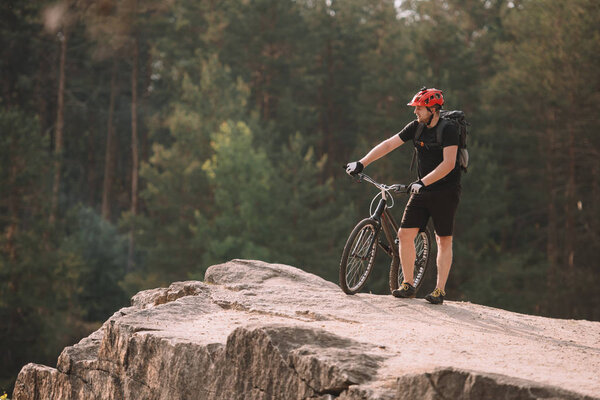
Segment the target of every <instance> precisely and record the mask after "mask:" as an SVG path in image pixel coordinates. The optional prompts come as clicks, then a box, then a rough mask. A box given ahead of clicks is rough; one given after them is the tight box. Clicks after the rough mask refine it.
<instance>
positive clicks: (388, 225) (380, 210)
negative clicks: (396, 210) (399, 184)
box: [371, 197, 400, 257]
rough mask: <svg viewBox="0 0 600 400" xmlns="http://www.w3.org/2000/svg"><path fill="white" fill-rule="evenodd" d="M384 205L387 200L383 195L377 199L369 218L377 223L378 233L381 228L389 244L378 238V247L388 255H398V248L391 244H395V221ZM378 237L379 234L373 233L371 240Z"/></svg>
mask: <svg viewBox="0 0 600 400" xmlns="http://www.w3.org/2000/svg"><path fill="white" fill-rule="evenodd" d="M386 206H387V202H386V200H385V197H383V198H382V199H380V200H379V204H377V208H376V209H375V212H374V213H373V215H371V218H372V219H374V220H375V221H377V223H378V230H377V233H379V230H380V229H381V228H383V234H384V235H385V238H386V239H387V241H388V243H389V244H390V246H391V247H390V246H388V245H386V244H385V243H384V242H383V241H381V240H379V241H378V245H379V247H381V248H382V249H383V251H385V252H386V253H387V254H388V255H389V256H390V257H394V256H396V257H399V256H400V255H399V253H398V248H397V247H396V246H393V244H397V232H398V227H397V226H396V223H395V222H394V219H393V218H392V216H391V215H390V213H389V211H388V209H387V207H386ZM378 237H379V235H375V237H374V238H373V240H377V238H378ZM372 245H373V242H371V246H372Z"/></svg>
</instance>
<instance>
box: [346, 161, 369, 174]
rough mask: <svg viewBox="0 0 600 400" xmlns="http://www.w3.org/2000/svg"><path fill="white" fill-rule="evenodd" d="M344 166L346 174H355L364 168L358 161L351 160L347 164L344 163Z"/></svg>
mask: <svg viewBox="0 0 600 400" xmlns="http://www.w3.org/2000/svg"><path fill="white" fill-rule="evenodd" d="M344 168H346V173H347V174H348V175H356V174H358V173H361V172H362V170H363V169H365V166H364V165H362V163H361V162H360V161H353V162H351V163H349V164H346V165H345V166H344Z"/></svg>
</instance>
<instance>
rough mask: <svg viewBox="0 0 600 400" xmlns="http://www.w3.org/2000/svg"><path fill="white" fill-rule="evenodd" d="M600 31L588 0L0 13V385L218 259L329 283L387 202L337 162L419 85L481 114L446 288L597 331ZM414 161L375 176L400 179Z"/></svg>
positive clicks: (39, 6) (70, 3) (127, 2)
mask: <svg viewBox="0 0 600 400" xmlns="http://www.w3.org/2000/svg"><path fill="white" fill-rule="evenodd" d="M599 26H600V2H598V1H597V0H569V1H566V0H565V1H562V0H522V1H518V0H515V1H506V0H412V1H410V0H404V1H398V0H396V1H391V0H343V1H335V0H296V1H293V0H256V1H253V0H207V1H204V0H203V1H199V0H167V1H164V0H161V1H159V0H64V1H59V2H55V1H42V0H40V1H23V0H3V1H2V3H1V5H0V394H2V393H3V392H2V391H1V390H2V389H4V390H6V391H7V392H8V393H10V391H11V390H12V386H13V384H14V380H15V378H16V375H17V373H18V371H19V370H20V368H21V367H22V366H23V365H24V364H26V363H28V362H38V363H43V364H46V365H55V363H56V358H57V357H58V355H59V352H60V351H61V350H62V348H63V347H65V346H67V345H71V344H73V343H75V342H76V341H78V340H79V339H80V338H82V337H84V336H87V335H88V334H89V333H90V332H92V331H93V330H95V329H97V328H98V327H99V326H100V325H101V323H102V322H103V321H104V320H106V319H107V318H108V317H109V316H110V315H112V313H113V312H115V311H116V310H118V309H119V308H120V307H123V306H127V305H128V303H129V298H130V296H132V295H133V294H134V293H136V292H137V291H139V290H143V289H148V288H154V287H158V286H165V285H168V284H169V283H171V282H173V281H178V280H189V279H198V280H201V279H203V274H204V272H205V270H206V268H207V267H209V266H210V265H213V264H216V263H220V262H225V261H228V260H230V259H233V258H252V259H260V260H264V261H268V262H278V263H286V264H290V265H293V266H296V267H299V268H302V269H304V270H306V271H308V272H311V273H314V274H317V275H319V276H322V277H324V278H325V279H328V280H330V281H333V282H337V279H338V278H337V276H338V265H339V259H340V256H341V252H342V249H343V246H344V243H345V241H346V238H347V236H348V234H349V232H350V231H351V229H352V227H353V226H354V225H355V224H356V223H357V222H358V221H359V220H360V219H362V218H364V217H366V216H368V215H369V210H368V209H369V203H370V201H371V198H372V197H373V196H374V195H375V194H376V190H374V188H373V187H372V186H370V185H368V184H366V183H361V184H358V183H355V182H353V181H352V179H350V178H349V177H348V176H347V175H346V174H345V172H344V170H343V169H342V168H341V166H342V165H343V164H345V163H347V162H349V161H353V160H356V159H358V158H360V157H362V156H363V155H364V154H365V153H366V152H367V151H369V150H370V149H371V148H372V146H374V145H376V144H377V143H379V142H380V141H382V140H384V139H387V138H388V137H390V136H391V135H393V134H395V133H397V132H398V131H400V130H401V129H402V128H403V127H404V126H405V125H406V124H407V123H409V122H410V121H411V120H412V119H413V114H412V111H413V110H412V107H408V106H407V105H406V103H407V102H408V101H409V100H410V99H411V98H412V96H413V95H414V94H415V93H416V92H417V91H418V89H419V88H420V87H421V86H428V87H436V88H439V89H442V90H443V91H444V96H445V98H446V105H445V108H447V109H461V110H464V111H465V113H466V115H467V119H468V120H469V121H470V122H471V124H472V127H471V131H470V138H469V151H470V155H471V166H470V169H469V172H468V173H467V174H465V175H464V176H463V195H462V200H461V204H460V207H459V211H458V216H457V222H456V231H455V240H454V243H455V244H454V249H455V251H454V264H453V268H452V271H451V274H450V279H449V283H448V286H447V292H448V298H449V299H450V300H461V301H471V302H474V303H479V304H485V305H489V306H493V307H500V308H503V309H507V310H513V311H517V312H523V313H530V314H536V315H543V316H548V317H556V318H576V319H580V318H583V319H589V320H600V291H599V290H598V288H599V287H600V273H599V272H600V268H599V266H598V252H599V251H600V205H599V204H598V199H599V198H600V197H599V195H600V135H599V134H598V125H599V122H600V120H599V118H598V111H597V107H598V105H599V104H600V74H599V73H598V66H599V65H600V30H599V29H598V27H599ZM412 151H413V150H412V144H410V143H408V144H407V145H405V146H403V147H401V148H399V149H398V150H396V151H395V152H394V153H392V154H390V155H388V156H387V157H386V158H384V159H382V160H380V161H378V162H376V163H375V164H373V165H371V166H369V167H368V169H367V171H366V172H367V173H368V174H369V175H371V176H373V177H374V178H375V179H376V180H378V181H380V182H385V183H388V184H391V183H409V182H411V181H413V180H414V178H415V175H414V172H411V171H410V169H409V166H410V160H411V156H412ZM405 200H406V199H402V198H399V199H397V204H396V206H395V207H394V209H392V211H393V213H394V215H395V216H396V219H397V220H400V218H401V215H402V210H403V206H404V202H405ZM385 258H386V257H385V256H384V255H380V258H379V259H378V265H377V269H376V271H375V273H374V275H373V276H372V277H371V282H370V284H369V287H368V289H367V290H369V291H371V292H373V293H378V294H386V293H388V289H387V274H388V267H389V260H386V259H385ZM433 284H434V283H431V284H430V285H429V286H431V287H424V289H423V290H425V291H428V290H431V289H432V288H433Z"/></svg>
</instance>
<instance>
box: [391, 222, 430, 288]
mask: <svg viewBox="0 0 600 400" xmlns="http://www.w3.org/2000/svg"><path fill="white" fill-rule="evenodd" d="M415 250H416V253H417V257H416V258H415V265H414V272H413V274H414V275H413V277H414V279H415V283H414V286H415V289H417V291H418V290H419V288H420V287H421V285H422V284H423V280H424V279H423V278H425V272H427V270H428V269H429V266H430V264H431V263H432V262H433V235H432V234H431V229H430V228H429V227H427V228H425V230H424V231H421V232H419V234H418V235H417V237H416V238H415ZM403 281H404V274H403V273H402V268H401V264H400V263H399V262H398V263H392V267H391V268H390V291H393V290H396V289H398V288H399V287H400V285H401V284H402V282H403Z"/></svg>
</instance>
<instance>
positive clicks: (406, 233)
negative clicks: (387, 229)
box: [398, 228, 419, 243]
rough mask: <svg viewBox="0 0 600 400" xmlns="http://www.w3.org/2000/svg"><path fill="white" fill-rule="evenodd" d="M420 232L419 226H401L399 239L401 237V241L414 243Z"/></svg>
mask: <svg viewBox="0 0 600 400" xmlns="http://www.w3.org/2000/svg"><path fill="white" fill-rule="evenodd" d="M418 233H419V228H400V229H399V230H398V239H400V243H412V242H414V240H415V238H416V237H417V234H418Z"/></svg>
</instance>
